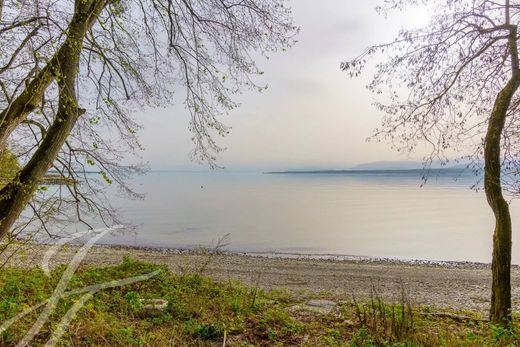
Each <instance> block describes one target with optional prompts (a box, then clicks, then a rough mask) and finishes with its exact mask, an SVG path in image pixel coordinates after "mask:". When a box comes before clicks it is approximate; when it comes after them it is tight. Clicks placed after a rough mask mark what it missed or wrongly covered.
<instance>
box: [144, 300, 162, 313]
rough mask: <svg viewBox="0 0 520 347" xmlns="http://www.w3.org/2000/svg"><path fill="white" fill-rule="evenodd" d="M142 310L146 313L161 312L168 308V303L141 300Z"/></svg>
mask: <svg viewBox="0 0 520 347" xmlns="http://www.w3.org/2000/svg"><path fill="white" fill-rule="evenodd" d="M141 303H142V304H143V309H144V310H145V311H148V312H157V311H159V312H161V311H164V310H165V309H166V307H168V301H167V300H163V299H141Z"/></svg>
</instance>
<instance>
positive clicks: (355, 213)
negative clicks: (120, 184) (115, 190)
mask: <svg viewBox="0 0 520 347" xmlns="http://www.w3.org/2000/svg"><path fill="white" fill-rule="evenodd" d="M455 177H456V179H455ZM473 183H475V178H474V177H472V176H471V175H466V176H460V175H459V174H455V175H453V174H450V175H446V174H445V175H436V176H434V177H431V178H430V180H429V181H428V184H426V185H425V186H424V187H422V188H421V187H420V185H421V179H420V173H417V172H415V173H408V174H403V173H400V174H392V173H378V174H366V173H364V174H348V175H345V174H315V175H309V174H305V175H304V174H293V175H289V174H287V175H271V174H261V173H230V172H215V173H178V172H151V173H149V174H147V175H146V176H144V177H140V178H139V179H137V180H136V186H137V187H138V190H140V191H142V192H146V199H145V200H144V201H127V200H123V199H119V198H116V197H115V198H114V199H115V203H114V204H115V205H116V206H118V207H119V208H120V209H121V213H122V215H123V217H124V218H126V219H127V220H128V221H130V222H131V223H133V224H134V225H136V226H137V228H136V233H135V234H133V233H126V234H124V235H117V237H112V238H105V242H107V243H118V244H127V245H136V246H154V247H194V246H196V245H200V244H202V245H208V244H210V243H211V241H212V240H216V239H217V238H218V237H219V236H223V235H225V234H228V233H229V234H230V237H231V245H230V246H229V247H228V249H230V250H239V251H260V252H290V253H305V254H346V255H360V256H378V257H401V258H420V259H438V260H468V261H485V262H488V261H489V260H490V254H491V233H492V229H493V218H492V214H491V212H490V209H489V208H488V206H487V203H486V200H485V197H484V194H483V193H482V192H475V191H473V190H471V189H469V187H470V186H471V185H472V184H473ZM517 205H518V203H515V202H513V204H512V214H513V222H515V221H517V220H518V221H520V209H519V208H518V206H517ZM518 250H519V247H518V246H517V244H516V243H514V250H513V252H514V257H513V258H514V262H515V263H519V262H520V255H519V254H517V253H518V252H517V251H518Z"/></svg>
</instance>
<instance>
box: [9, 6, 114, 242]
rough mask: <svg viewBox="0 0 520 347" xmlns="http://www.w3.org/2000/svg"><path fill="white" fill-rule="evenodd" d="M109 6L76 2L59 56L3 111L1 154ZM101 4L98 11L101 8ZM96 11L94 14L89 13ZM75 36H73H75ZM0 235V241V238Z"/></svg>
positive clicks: (57, 54) (57, 53) (58, 52)
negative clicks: (72, 50)
mask: <svg viewBox="0 0 520 347" xmlns="http://www.w3.org/2000/svg"><path fill="white" fill-rule="evenodd" d="M105 4H106V0H95V1H93V0H76V8H75V11H74V15H73V16H72V19H71V21H70V24H69V27H68V29H69V30H68V33H69V35H68V36H67V38H66V39H65V41H64V42H63V44H62V45H61V47H60V48H59V49H58V51H57V52H56V54H55V55H54V56H53V57H52V58H51V59H50V60H49V62H48V63H47V65H45V67H44V68H43V69H41V70H40V71H39V72H38V73H37V74H36V76H35V77H34V78H33V79H32V80H31V81H30V82H29V83H28V84H27V86H26V87H25V89H24V90H23V92H22V93H21V94H20V95H18V96H17V97H16V98H15V99H14V100H13V101H12V102H11V103H10V104H9V106H8V107H7V108H5V109H4V110H2V112H0V155H1V153H2V152H3V150H4V148H5V147H6V145H7V139H8V138H9V136H10V135H11V133H12V132H13V131H14V129H16V127H18V125H20V123H22V122H23V121H24V120H25V118H26V117H27V115H29V114H30V113H31V112H32V111H34V110H35V109H36V108H37V107H38V105H40V103H41V100H42V97H43V95H44V93H45V91H46V90H47V88H48V87H49V85H50V84H51V83H52V81H53V80H54V79H55V75H56V73H57V72H58V71H59V70H60V67H61V66H62V65H63V64H66V63H67V61H68V59H69V57H70V51H71V47H74V44H75V42H76V41H78V39H79V38H80V37H81V39H80V40H81V41H83V37H84V36H85V34H86V32H87V31H88V30H89V29H90V27H91V26H92V24H93V23H94V21H95V19H96V18H97V15H98V14H99V12H100V10H101V9H103V7H104V6H105ZM100 5H102V6H101V7H100V8H99V9H98V8H97V7H99V6H100ZM87 11H94V12H90V13H89V12H87ZM73 33H74V34H73ZM1 235H2V234H1V233H0V238H1Z"/></svg>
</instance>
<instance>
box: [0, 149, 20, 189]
mask: <svg viewBox="0 0 520 347" xmlns="http://www.w3.org/2000/svg"><path fill="white" fill-rule="evenodd" d="M19 170H20V164H19V163H18V159H17V158H16V156H15V155H14V154H13V153H12V152H11V151H10V150H9V149H8V148H6V149H5V150H4V152H3V153H2V156H0V185H4V184H5V183H6V182H9V181H10V180H12V179H13V178H14V176H15V175H16V173H17V172H18V171H19Z"/></svg>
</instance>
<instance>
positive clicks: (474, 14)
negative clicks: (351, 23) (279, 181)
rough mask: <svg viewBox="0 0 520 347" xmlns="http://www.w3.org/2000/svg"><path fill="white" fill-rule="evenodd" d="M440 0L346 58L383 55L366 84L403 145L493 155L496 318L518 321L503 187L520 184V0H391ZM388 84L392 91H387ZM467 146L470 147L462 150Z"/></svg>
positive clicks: (354, 71)
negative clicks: (408, 26) (425, 19)
mask: <svg viewBox="0 0 520 347" xmlns="http://www.w3.org/2000/svg"><path fill="white" fill-rule="evenodd" d="M418 3H419V4H423V5H426V4H428V6H431V8H430V13H432V14H433V15H432V18H431V21H430V22H429V23H428V24H427V25H425V26H424V27H422V28H419V29H413V30H403V31H401V32H400V33H399V35H398V37H397V38H396V39H395V40H394V41H393V42H390V43H387V44H381V45H375V46H371V47H369V48H367V49H366V50H365V51H364V52H363V53H362V54H361V55H360V56H358V57H356V58H355V59H352V60H349V61H345V62H343V63H342V64H341V68H342V70H344V71H346V72H348V73H349V74H350V76H351V77H352V76H357V75H358V74H359V73H360V72H361V70H362V69H363V67H364V66H365V65H366V63H367V61H369V59H370V58H371V57H374V56H376V55H382V56H384V59H383V62H381V63H379V64H378V65H377V67H376V72H375V75H374V77H373V79H372V81H371V82H370V84H369V85H368V86H367V88H368V89H369V90H370V91H372V92H373V93H375V94H377V95H380V96H379V97H380V98H381V99H384V100H381V101H378V102H376V106H377V107H378V109H379V110H381V111H383V112H384V113H386V116H385V117H384V119H383V122H382V126H381V127H380V128H379V129H376V131H375V134H374V135H375V137H376V138H377V139H379V140H388V141H390V142H391V143H392V145H393V146H394V147H395V148H397V149H398V150H400V151H413V150H415V149H416V148H417V146H419V145H422V144H426V145H427V146H428V147H429V148H430V149H431V152H430V153H429V155H427V156H426V157H425V165H426V166H428V165H430V164H431V162H432V160H440V161H441V162H442V163H443V164H446V163H447V162H448V161H449V158H450V157H453V156H454V155H455V156H457V155H458V157H457V158H459V159H470V160H471V162H472V163H473V164H471V165H469V167H472V168H473V169H474V170H475V171H476V172H477V173H481V170H482V168H481V167H480V166H479V163H480V162H482V160H483V162H484V168H483V173H484V190H485V193H486V197H487V201H488V203H489V205H490V207H491V209H492V210H493V213H494V216H495V222H496V223H495V229H494V234H493V256H492V293H491V309H490V320H491V321H492V322H494V323H499V324H508V322H510V320H511V274H510V267H511V231H512V227H511V216H510V213H509V204H508V201H507V200H506V199H505V197H504V192H503V191H506V190H509V191H510V192H513V193H517V192H518V191H519V189H518V180H517V179H515V177H516V176H517V174H518V168H519V166H518V164H519V162H518V158H519V157H518V155H519V154H520V152H519V149H520V137H519V134H520V132H519V130H520V128H519V126H520V113H519V111H520V95H519V93H518V88H519V86H520V68H519V58H518V47H517V42H518V22H519V20H520V2H518V1H514V0H511V1H509V0H504V1H502V2H500V1H499V2H497V1H489V0H435V1H415V0H388V1H385V5H384V6H382V7H379V8H378V10H379V11H381V13H383V14H385V15H386V14H388V13H389V11H391V10H402V9H404V8H405V7H409V6H412V5H417V4H418ZM385 93H387V95H388V98H383V97H382V96H381V95H383V94H385ZM460 153H462V154H463V155H460Z"/></svg>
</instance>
